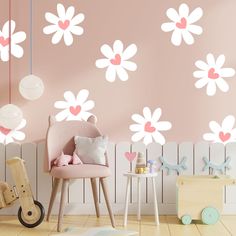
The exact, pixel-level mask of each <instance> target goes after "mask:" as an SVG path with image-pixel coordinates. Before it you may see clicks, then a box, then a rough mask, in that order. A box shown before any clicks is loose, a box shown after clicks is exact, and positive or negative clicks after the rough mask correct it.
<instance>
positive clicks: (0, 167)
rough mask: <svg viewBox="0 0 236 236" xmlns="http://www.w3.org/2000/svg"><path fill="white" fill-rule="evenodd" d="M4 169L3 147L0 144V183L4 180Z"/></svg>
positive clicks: (4, 156) (4, 154) (4, 153)
mask: <svg viewBox="0 0 236 236" xmlns="http://www.w3.org/2000/svg"><path fill="white" fill-rule="evenodd" d="M5 167H6V152H5V145H4V144H2V143H0V180H1V181H5V180H6V173H5Z"/></svg>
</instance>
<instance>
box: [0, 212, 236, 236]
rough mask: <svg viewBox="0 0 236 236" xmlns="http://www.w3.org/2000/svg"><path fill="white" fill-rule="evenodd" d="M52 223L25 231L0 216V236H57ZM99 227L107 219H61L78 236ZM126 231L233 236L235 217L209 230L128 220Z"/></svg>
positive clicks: (172, 220) (168, 221)
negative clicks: (74, 230)
mask: <svg viewBox="0 0 236 236" xmlns="http://www.w3.org/2000/svg"><path fill="white" fill-rule="evenodd" d="M115 219H116V224H117V228H118V229H124V228H123V227H122V221H123V217H122V216H116V217H115ZM56 222H57V219H56V217H52V219H51V220H50V222H43V223H42V224H41V225H40V226H38V227H37V228H34V229H28V228H25V227H23V226H21V224H20V223H19V221H18V219H17V218H16V216H0V236H34V235H35V236H48V235H51V236H53V235H54V236H56V235H59V234H58V233H57V232H56ZM99 226H110V221H109V218H108V216H101V217H100V218H99V219H97V218H96V217H95V216H65V217H64V224H63V230H66V229H70V227H73V228H74V229H76V230H77V232H78V233H83V232H85V231H86V230H87V229H89V228H92V227H99ZM126 229H129V230H133V231H137V232H139V235H140V236H158V235H161V236H170V235H171V236H172V235H173V236H190V235H191V236H195V235H196V236H197V235H198V236H199V235H204V236H228V235H235V236H236V216H222V218H221V220H220V221H219V222H218V223H217V224H216V225H213V226H209V225H203V224H201V223H200V222H195V224H191V225H187V226H184V225H182V224H181V223H180V222H179V220H178V219H177V217H176V216H160V226H155V224H154V216H142V220H141V221H140V222H138V221H137V220H136V216H129V217H128V225H127V227H126ZM62 235H64V234H62ZM65 235H66V234H65Z"/></svg>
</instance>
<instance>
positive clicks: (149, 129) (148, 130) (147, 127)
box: [144, 121, 156, 133]
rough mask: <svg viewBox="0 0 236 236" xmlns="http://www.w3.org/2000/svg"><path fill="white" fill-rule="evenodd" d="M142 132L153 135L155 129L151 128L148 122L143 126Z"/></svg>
mask: <svg viewBox="0 0 236 236" xmlns="http://www.w3.org/2000/svg"><path fill="white" fill-rule="evenodd" d="M144 130H145V131H146V132H149V133H153V132H155V131H156V128H155V127H153V126H152V123H151V122H150V121H148V122H147V123H146V124H145V126H144Z"/></svg>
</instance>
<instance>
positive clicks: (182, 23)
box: [176, 17, 187, 29]
mask: <svg viewBox="0 0 236 236" xmlns="http://www.w3.org/2000/svg"><path fill="white" fill-rule="evenodd" d="M186 26H187V20H186V19H185V18H184V17H182V18H181V20H180V22H177V23H176V27H178V28H179V29H185V28H186Z"/></svg>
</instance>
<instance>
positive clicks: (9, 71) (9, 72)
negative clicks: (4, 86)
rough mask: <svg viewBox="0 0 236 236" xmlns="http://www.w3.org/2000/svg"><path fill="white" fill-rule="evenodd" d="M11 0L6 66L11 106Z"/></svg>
mask: <svg viewBox="0 0 236 236" xmlns="http://www.w3.org/2000/svg"><path fill="white" fill-rule="evenodd" d="M11 17H12V16H11V0H9V32H8V33H9V38H8V40H9V64H8V65H9V66H8V75H9V77H8V89H9V92H8V93H9V104H11Z"/></svg>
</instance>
